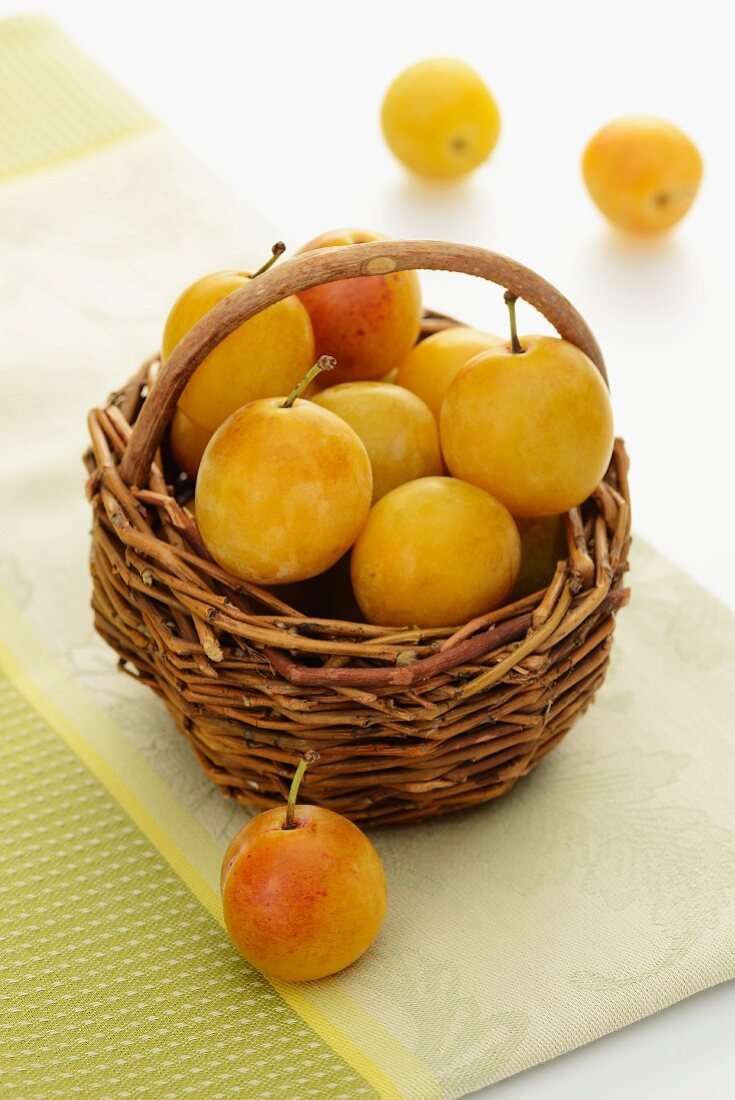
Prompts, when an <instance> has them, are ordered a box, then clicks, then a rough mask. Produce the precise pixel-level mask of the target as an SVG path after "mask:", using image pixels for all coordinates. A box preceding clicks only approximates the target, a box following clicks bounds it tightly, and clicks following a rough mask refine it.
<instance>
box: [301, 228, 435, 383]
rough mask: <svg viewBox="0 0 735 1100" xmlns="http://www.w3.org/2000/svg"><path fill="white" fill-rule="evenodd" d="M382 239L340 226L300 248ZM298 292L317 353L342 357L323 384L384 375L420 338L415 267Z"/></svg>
mask: <svg viewBox="0 0 735 1100" xmlns="http://www.w3.org/2000/svg"><path fill="white" fill-rule="evenodd" d="M380 240H385V238H384V237H381V236H380V235H379V234H378V233H372V232H370V231H368V230H360V229H335V230H331V231H330V232H327V233H323V234H322V235H321V236H319V237H315V238H314V240H312V241H309V243H308V244H306V245H304V247H303V248H302V249H300V251H301V252H309V251H311V250H312V249H315V248H333V247H336V246H339V245H347V244H362V243H364V242H366V241H380ZM299 297H300V299H301V301H302V302H303V303H304V305H305V306H306V309H307V311H308V313H309V317H310V318H311V324H312V327H313V330H314V343H315V353H316V356H317V357H318V356H320V355H332V356H334V358H335V359H336V360H337V366H336V368H335V369H334V370H333V371H332V372H331V373H330V375H329V381H328V382H327V379H326V378H325V377H323V378H322V381H321V383H320V384H321V385H322V386H326V385H330V386H331V385H336V384H337V383H339V382H357V381H364V380H369V379H373V380H374V379H378V378H382V377H383V376H384V375H386V374H387V373H388V371H390V370H391V369H392V368H393V367H395V366H397V365H398V363H400V361H401V359H403V357H404V356H405V354H406V352H408V351H409V349H410V348H412V347H413V345H414V344H415V343H416V341H417V339H418V336H419V331H420V328H421V318H422V308H421V287H420V284H419V279H418V275H417V274H416V272H415V271H395V272H391V273H390V274H388V275H365V276H361V277H360V278H357V279H341V280H340V281H339V282H335V283H324V284H323V285H322V286H315V287H312V288H311V290H304V291H302V292H301V294H300V295H299Z"/></svg>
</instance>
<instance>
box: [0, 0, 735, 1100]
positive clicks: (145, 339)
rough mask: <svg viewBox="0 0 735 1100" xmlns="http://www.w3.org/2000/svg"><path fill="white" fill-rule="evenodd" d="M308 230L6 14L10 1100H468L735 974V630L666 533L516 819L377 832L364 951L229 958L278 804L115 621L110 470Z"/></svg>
mask: <svg viewBox="0 0 735 1100" xmlns="http://www.w3.org/2000/svg"><path fill="white" fill-rule="evenodd" d="M276 237H277V233H275V232H274V230H273V229H272V228H271V227H270V226H268V225H267V224H265V223H264V222H263V220H262V219H261V218H259V217H258V216H257V215H254V214H253V213H252V212H251V211H248V210H247V209H244V208H243V206H242V204H241V203H240V202H239V201H237V200H236V199H235V198H234V197H233V196H232V195H231V194H230V192H229V191H228V190H227V189H226V188H225V187H224V186H223V185H222V184H221V183H220V182H218V181H217V180H216V179H214V178H213V177H212V176H211V175H210V174H209V173H208V172H207V171H206V170H204V169H203V168H202V167H201V166H200V165H199V164H198V163H197V162H196V161H195V160H194V159H193V158H192V157H191V156H190V155H189V154H187V153H186V151H184V150H182V149H181V147H180V146H179V145H178V144H177V143H176V142H175V141H173V140H172V139H171V138H170V137H169V136H168V135H167V134H166V133H165V132H164V130H163V129H162V128H161V127H160V125H158V124H157V123H156V121H155V120H154V119H152V118H151V117H150V116H149V114H148V113H147V112H146V111H145V110H143V109H142V108H140V107H139V106H138V105H137V104H135V103H134V102H133V101H131V100H130V99H129V97H128V96H127V95H126V94H125V93H124V92H122V91H121V90H120V89H119V88H117V87H116V86H115V85H114V84H112V82H110V81H109V80H108V79H107V78H106V77H105V76H104V74H102V73H100V71H99V70H98V69H96V68H95V66H94V65H92V64H91V63H90V62H89V61H88V60H87V59H86V58H85V57H84V56H83V55H82V54H81V53H79V51H77V50H76V48H75V47H74V46H73V45H72V44H70V43H69V42H68V40H67V39H65V38H64V36H63V35H61V33H60V32H59V31H58V30H57V29H56V28H55V27H54V26H53V24H51V23H49V22H48V21H46V20H43V19H39V18H35V17H19V18H15V19H11V20H7V21H5V22H3V23H0V245H1V247H0V288H2V293H0V331H1V332H2V341H1V343H0V662H1V663H2V667H3V669H4V675H3V679H2V680H1V681H0V728H1V731H2V732H1V733H0V755H1V756H2V766H0V812H1V813H2V815H3V816H2V820H3V828H2V830H1V831H0V844H1V845H2V862H1V863H0V889H1V890H2V905H0V922H2V928H3V933H2V936H0V953H1V959H0V967H1V968H2V969H1V971H0V973H1V974H2V979H1V984H0V1028H2V1030H3V1035H4V1039H3V1042H2V1044H0V1046H1V1047H2V1058H0V1091H2V1092H3V1094H5V1090H6V1091H7V1095H9V1096H12V1095H15V1096H19V1097H20V1096H33V1097H34V1098H39V1100H40V1098H42V1097H46V1096H48V1097H52V1096H64V1097H66V1096H70V1095H83V1096H85V1097H86V1096H91V1097H96V1096H99V1097H106V1096H113V1097H114V1096H124V1095H137V1094H138V1093H140V1094H143V1095H145V1094H146V1091H148V1093H149V1094H151V1095H156V1096H158V1095H161V1096H171V1097H179V1096H181V1095H185V1094H187V1093H191V1094H194V1095H196V1096H198V1097H199V1096H201V1097H210V1096H211V1097H217V1096H225V1095H226V1096H229V1095H243V1096H258V1097H268V1096H274V1097H276V1096H289V1097H293V1096H296V1097H301V1096H304V1097H306V1096H315V1097H322V1096H326V1095H329V1096H332V1097H345V1098H351V1097H361V1096H384V1097H400V1096H405V1097H410V1098H414V1097H417V1098H418V1097H427V1098H428V1097H440V1096H443V1097H455V1096H460V1095H462V1094H464V1093H467V1092H470V1091H472V1090H474V1089H477V1088H480V1087H481V1086H483V1085H487V1084H489V1083H491V1082H494V1081H497V1080H500V1079H502V1078H504V1077H507V1076H509V1075H510V1074H513V1073H516V1072H518V1071H520V1070H523V1069H525V1068H528V1067H530V1066H532V1065H535V1064H537V1063H539V1062H541V1061H544V1060H546V1059H549V1058H553V1057H555V1056H557V1055H559V1054H561V1053H563V1052H564V1051H567V1050H570V1049H572V1048H574V1047H576V1046H579V1045H581V1044H583V1043H586V1042H589V1041H590V1040H592V1039H594V1038H596V1037H598V1036H600V1035H604V1034H606V1033H608V1032H610V1031H613V1030H615V1029H616V1028H619V1027H623V1026H625V1025H626V1024H629V1023H631V1022H632V1021H634V1020H637V1019H639V1018H641V1017H643V1016H645V1015H647V1014H649V1013H652V1012H655V1011H657V1010H658V1009H661V1008H663V1007H665V1006H666V1005H670V1004H672V1003H674V1002H675V1001H678V1000H680V999H682V998H684V997H687V996H688V995H690V994H692V993H694V992H696V991H698V990H701V989H703V988H706V987H708V986H711V985H714V984H716V983H718V982H721V981H724V980H726V979H728V978H731V977H733V976H734V975H735V904H734V900H735V894H734V892H733V887H734V886H735V801H734V800H733V797H732V791H733V788H734V787H735V754H733V751H732V747H733V732H734V731H733V717H732V716H733V712H734V710H735V708H734V706H733V704H734V703H735V697H734V696H735V693H734V691H733V683H734V682H735V619H734V618H733V616H732V615H731V614H730V613H729V612H728V611H727V610H726V609H725V608H724V607H722V605H720V604H719V603H718V602H717V601H716V600H715V599H714V598H712V597H711V596H709V595H708V594H707V593H706V592H704V591H703V590H702V589H701V588H699V587H698V586H696V585H695V584H694V583H693V582H692V581H691V580H689V579H688V578H687V577H686V576H684V575H683V574H682V573H681V572H679V571H678V570H676V569H675V568H674V567H673V566H672V565H671V564H669V563H668V562H667V561H666V560H665V559H664V558H662V557H661V556H660V555H659V554H657V553H656V552H654V551H653V550H652V549H650V548H649V547H647V546H645V545H642V544H636V546H635V549H634V568H633V573H632V578H631V584H632V587H633V593H634V595H633V600H632V602H631V605H630V607H629V608H626V609H625V610H624V611H623V612H621V614H620V618H619V625H618V631H617V634H616V640H615V646H614V650H613V658H612V666H611V671H610V674H609V677H608V679H607V681H606V683H605V685H604V687H603V689H602V691H601V692H600V694H599V697H598V700H597V702H596V703H595V705H594V706H593V707H592V708H591V709H590V711H589V712H588V714H587V715H585V717H584V718H583V719H582V720H581V721H580V722H579V723H578V725H577V726H576V727H575V729H574V730H573V732H572V733H571V734H570V735H569V736H568V737H567V738H566V740H565V742H564V743H563V745H562V746H561V747H560V748H559V749H557V750H556V751H555V752H554V753H552V754H551V755H550V756H549V757H548V759H547V760H545V761H544V762H543V764H542V765H541V766H540V767H539V768H538V769H537V770H536V771H535V772H534V773H533V775H532V776H530V777H529V778H528V779H526V780H524V781H522V782H521V783H520V784H519V785H518V786H517V788H516V789H515V790H514V791H513V792H512V794H511V795H509V796H507V797H505V798H503V799H501V800H499V801H498V802H497V803H496V804H491V805H489V806H487V807H484V808H482V809H479V810H477V811H474V812H471V813H467V814H461V815H456V816H454V817H450V818H447V819H440V820H437V821H435V822H430V823H427V824H423V825H420V826H410V827H404V828H392V829H384V830H382V831H377V832H375V833H374V834H373V839H374V841H375V843H376V845H377V847H378V849H379V850H380V853H381V855H382V857H383V859H384V861H385V865H386V871H387V875H388V880H389V885H390V908H389V914H388V919H387V922H386V925H385V928H384V930H383V932H382V934H381V936H380V938H379V940H378V942H377V943H376V945H375V946H374V948H372V949H371V950H370V951H369V952H368V953H367V955H366V956H365V957H364V958H363V959H362V960H360V962H359V963H357V964H356V965H355V966H354V967H352V968H350V969H349V970H348V971H347V972H346V973H344V974H342V975H340V976H338V977H336V978H334V979H330V980H328V981H324V982H319V983H311V984H310V985H308V986H306V987H301V988H296V987H288V986H283V985H275V986H272V985H270V984H269V983H268V982H266V981H265V980H264V979H262V978H261V977H260V976H258V975H257V974H255V973H254V972H252V971H251V970H250V969H249V968H248V967H247V966H246V965H245V964H244V963H243V962H242V960H240V959H239V958H238V957H237V955H236V954H235V952H234V951H233V950H232V949H231V948H230V946H229V944H228V941H227V938H226V936H225V933H224V931H223V929H222V926H221V912H220V909H219V899H218V892H217V878H218V872H219V861H220V859H221V856H222V853H223V851H224V848H225V846H226V844H227V842H228V840H229V839H230V837H231V836H232V834H233V833H234V832H235V831H236V829H237V828H238V827H239V825H240V824H241V823H242V822H243V821H244V820H245V819H246V814H245V812H244V811H243V810H241V809H240V808H238V807H237V806H235V805H234V804H232V803H229V802H226V801H225V800H223V799H222V797H221V796H220V795H219V793H218V792H217V791H216V790H215V789H214V787H213V786H212V785H211V784H210V783H209V781H208V780H207V779H206V778H205V776H204V775H203V774H202V772H201V771H200V769H199V767H198V765H197V764H196V762H195V760H194V758H193V756H192V754H191V751H190V749H189V747H188V744H187V743H186V742H185V741H184V740H183V739H182V738H181V737H180V736H179V735H178V734H177V733H176V731H175V730H174V727H173V724H172V722H171V721H170V720H169V718H168V715H167V713H166V711H165V709H164V708H163V706H162V704H161V703H160V701H159V700H157V699H156V697H155V696H154V695H153V694H152V693H151V692H149V691H146V690H144V689H143V688H141V687H140V686H138V685H137V684H135V683H133V682H132V681H131V680H130V679H128V678H127V677H125V676H122V675H121V674H120V673H119V672H118V671H117V669H116V662H115V656H114V655H113V654H112V653H111V651H109V650H108V649H107V648H106V647H105V645H104V644H103V643H102V642H101V641H100V640H99V639H98V638H97V637H96V635H95V633H94V631H93V629H92V625H91V612H90V608H89V596H90V582H89V579H88V575H87V566H86V558H87V554H88V539H89V524H90V515H89V507H88V504H87V502H86V500H85V499H84V494H83V482H84V471H83V469H82V465H81V461H80V455H81V452H82V450H83V449H84V447H85V446H86V432H85V424H84V420H85V415H86V412H87V410H88V409H89V408H90V407H91V406H92V405H93V404H95V403H98V402H100V401H102V400H103V399H104V398H105V396H106V394H107V393H108V392H109V391H111V390H112V389H114V388H116V387H117V386H119V385H120V384H121V383H122V382H123V381H124V380H125V379H126V378H127V377H128V375H129V374H131V373H132V371H133V370H134V369H135V368H136V367H137V366H138V364H139V363H140V361H141V360H142V359H143V358H145V357H146V356H147V355H148V354H150V353H151V352H152V351H153V350H155V348H156V347H157V345H158V341H159V339H160V332H161V327H162V322H163V318H164V317H165V314H166V311H167V308H168V306H169V305H170V303H171V301H172V300H173V299H174V297H175V296H176V295H177V294H178V292H179V291H180V290H181V288H182V287H183V286H185V285H186V284H187V282H189V281H190V280H191V279H193V278H195V277H196V276H198V275H200V274H202V273H203V272H206V271H207V270H215V269H217V268H223V267H228V266H235V265H237V266H244V265H248V264H255V263H257V262H259V261H260V260H261V259H262V257H263V256H264V255H267V253H268V249H269V246H270V244H271V242H272V241H273V240H274V239H275V238H276ZM633 461H634V462H635V456H633Z"/></svg>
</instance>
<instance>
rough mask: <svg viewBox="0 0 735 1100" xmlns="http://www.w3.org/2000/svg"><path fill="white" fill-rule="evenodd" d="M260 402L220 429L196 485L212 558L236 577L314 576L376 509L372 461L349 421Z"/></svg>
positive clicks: (258, 580) (279, 580) (301, 403)
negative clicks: (373, 507)
mask: <svg viewBox="0 0 735 1100" xmlns="http://www.w3.org/2000/svg"><path fill="white" fill-rule="evenodd" d="M284 400H285V399H284V398H279V397H271V398H266V399H264V400H262V401H252V402H251V403H250V404H249V405H244V406H243V408H241V409H238V410H237V412H235V413H233V414H232V416H231V417H229V418H228V419H227V420H226V421H225V423H224V424H222V425H221V427H220V428H218V430H217V431H216V432H215V433H214V435H213V436H212V439H211V440H210V442H209V444H208V445H207V449H206V450H205V452H204V456H203V458H202V462H201V465H200V467H199V475H198V477H197V487H196V515H197V522H198V525H199V530H200V533H201V536H202V538H203V540H204V542H205V545H206V546H207V549H208V550H209V552H210V554H211V555H212V557H213V558H214V559H215V561H217V562H218V563H219V564H220V565H221V566H223V567H224V568H225V569H228V570H229V571H230V572H231V573H234V575H235V576H236V577H241V578H242V579H243V580H248V581H252V582H253V583H255V584H262V585H278V584H290V583H292V582H294V581H303V580H308V578H309V577H315V576H316V575H317V574H318V573H323V572H324V570H325V569H328V568H329V567H330V566H331V565H333V564H334V563H335V562H336V561H337V560H338V559H339V558H340V557H341V556H342V555H343V554H344V553H345V551H346V550H348V549H349V547H350V546H351V545H352V543H353V542H354V540H355V538H356V537H357V535H358V534H359V532H360V530H361V528H362V526H363V524H364V522H365V519H366V518H367V514H368V511H369V508H370V499H371V496H372V489H373V478H372V471H371V469H370V459H369V458H368V455H367V451H366V450H365V447H364V446H363V444H362V442H361V441H360V439H359V438H358V436H357V435H356V434H355V432H354V431H353V430H352V428H351V427H350V426H349V425H348V424H346V423H345V422H344V421H343V420H340V418H339V417H338V416H335V415H334V413H331V412H329V411H328V410H327V409H322V408H320V406H319V405H315V404H313V403H312V402H311V401H305V400H298V399H297V400H296V401H295V402H294V403H293V405H292V406H291V407H290V408H284V407H283V402H284Z"/></svg>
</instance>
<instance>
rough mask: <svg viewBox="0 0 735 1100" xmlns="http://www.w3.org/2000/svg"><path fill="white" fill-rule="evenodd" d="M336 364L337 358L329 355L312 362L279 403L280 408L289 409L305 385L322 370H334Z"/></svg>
mask: <svg viewBox="0 0 735 1100" xmlns="http://www.w3.org/2000/svg"><path fill="white" fill-rule="evenodd" d="M336 366H337V360H336V359H334V358H333V356H331V355H322V357H321V358H320V359H318V360H317V362H316V363H315V364H314V366H313V367H312V368H311V370H310V371H308V373H307V374H306V375H305V376H304V377H303V378H302V379H301V381H300V382H299V384H298V386H294V388H293V389H292V390H291V392H290V394H289V395H288V397H287V398H286V400H285V401H284V402H283V404H282V405H281V408H282V409H290V408H291V406H292V405H293V403H294V401H295V400H296V398H297V397H299V396H300V395H301V394H302V393H303V392H304V390H305V389H306V387H307V386H308V385H310V384H311V383H312V382H313V381H314V379H315V378H316V376H317V375H318V374H321V372H322V371H323V370H334V368H335V367H336Z"/></svg>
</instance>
